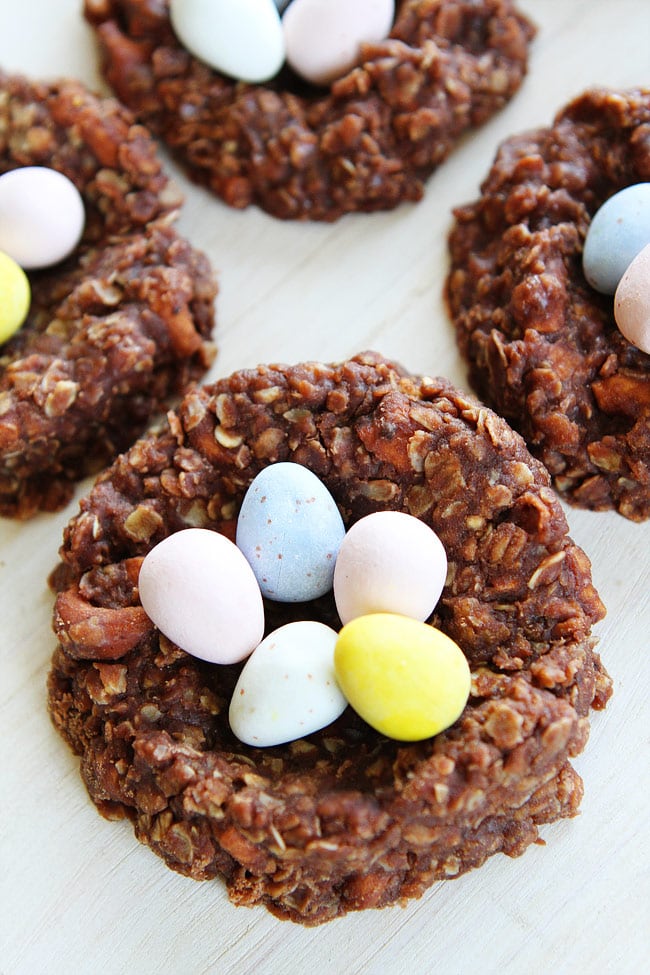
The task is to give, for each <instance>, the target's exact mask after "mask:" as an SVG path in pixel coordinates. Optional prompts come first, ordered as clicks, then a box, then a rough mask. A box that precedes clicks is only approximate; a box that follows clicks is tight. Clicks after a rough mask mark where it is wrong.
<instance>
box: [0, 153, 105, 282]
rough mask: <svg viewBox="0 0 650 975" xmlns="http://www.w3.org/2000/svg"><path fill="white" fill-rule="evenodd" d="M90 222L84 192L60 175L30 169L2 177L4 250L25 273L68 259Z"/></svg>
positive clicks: (0, 220)
mask: <svg viewBox="0 0 650 975" xmlns="http://www.w3.org/2000/svg"><path fill="white" fill-rule="evenodd" d="M85 219H86V215H85V210H84V204H83V200H82V199H81V195H80V193H79V190H78V189H77V187H76V186H75V185H74V183H72V182H71V181H70V180H69V179H68V177H67V176H64V175H63V173H59V172H58V171H57V170H56V169H47V168H46V167H43V166H24V167H23V168H22V169H12V170H10V171H9V172H8V173H5V174H4V175H3V176H0V250H2V251H4V252H5V253H6V254H9V256H10V257H13V259H14V261H16V263H17V264H20V266H21V267H22V268H25V270H36V269H37V268H42V267H50V265H52V264H58V263H59V261H62V260H63V259H64V258H66V257H68V255H69V254H71V253H72V251H73V250H74V249H75V247H76V246H77V244H78V243H79V240H80V239H81V235H82V233H83V229H84V223H85Z"/></svg>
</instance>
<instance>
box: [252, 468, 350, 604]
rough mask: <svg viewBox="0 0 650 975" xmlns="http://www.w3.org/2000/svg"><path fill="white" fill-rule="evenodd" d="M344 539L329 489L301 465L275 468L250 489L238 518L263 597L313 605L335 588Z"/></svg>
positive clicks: (340, 520)
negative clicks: (335, 566) (312, 601)
mask: <svg viewBox="0 0 650 975" xmlns="http://www.w3.org/2000/svg"><path fill="white" fill-rule="evenodd" d="M344 535H345V527H344V525H343V520H342V518H341V515H340V514H339V510H338V508H337V507H336V502H335V501H334V498H333V497H332V495H331V494H330V493H329V491H328V490H327V488H326V487H325V485H324V484H323V483H322V481H320V480H319V479H318V478H317V477H316V475H315V474H313V473H312V472H311V471H310V470H308V469H307V468H306V467H303V466H302V465H300V464H291V463H280V464H271V465H270V466H269V467H266V468H265V469H264V470H263V471H260V473H259V474H258V475H257V477H256V478H255V480H254V481H253V482H252V484H251V485H250V487H249V489H248V491H247V492H246V496H245V497H244V501H243V503H242V506H241V510H240V512H239V520H238V522H237V545H238V547H239V548H240V549H241V551H242V552H243V553H244V555H245V556H246V558H247V560H248V562H249V564H250V566H251V568H252V569H253V572H254V573H255V577H256V578H257V581H258V583H259V587H260V589H261V590H262V593H263V595H264V596H266V597H268V598H269V599H274V600H276V601H277V602H281V603H299V602H304V601H305V600H307V599H315V598H316V597H318V596H322V595H324V593H326V592H328V590H329V589H331V588H332V580H333V577H334V565H335V563H336V556H337V554H338V550H339V546H340V544H341V542H342V541H343V537H344Z"/></svg>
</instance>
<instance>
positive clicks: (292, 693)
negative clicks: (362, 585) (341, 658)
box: [229, 620, 347, 747]
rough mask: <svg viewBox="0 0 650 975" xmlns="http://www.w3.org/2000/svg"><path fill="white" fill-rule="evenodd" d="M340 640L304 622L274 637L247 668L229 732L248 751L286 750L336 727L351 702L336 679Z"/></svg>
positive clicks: (321, 626) (236, 693)
mask: <svg viewBox="0 0 650 975" xmlns="http://www.w3.org/2000/svg"><path fill="white" fill-rule="evenodd" d="M336 638H337V634H336V631H335V630H332V629H330V627H329V626H325V625H324V624H323V623H315V622H312V621H309V620H302V621H299V622H296V623H288V624H287V625H286V626H281V627H280V628H279V629H277V630H275V631H274V632H273V633H270V634H269V636H267V637H266V639H264V640H263V641H262V643H260V645H259V646H258V647H257V649H256V650H255V651H254V652H253V654H252V656H251V657H249V658H248V660H247V661H246V663H245V665H244V669H243V670H242V672H241V674H240V676H239V680H238V681H237V686H236V687H235V690H234V692H233V696H232V701H231V703H230V712H229V718H230V726H231V728H232V730H233V732H234V734H235V735H237V737H238V738H239V739H240V741H243V742H246V744H248V745H259V746H264V747H266V746H268V745H281V744H283V743H284V742H287V741H295V739H296V738H302V737H303V736H304V735H309V734H311V733H312V732H314V731H318V730H319V729H320V728H324V727H326V726H327V725H328V724H331V722H332V721H335V720H336V718H338V717H339V715H341V714H342V713H343V711H345V708H346V707H347V701H346V700H345V698H344V696H343V694H342V693H341V691H340V690H339V687H338V684H337V683H336V677H335V674H334V645H335V643H336Z"/></svg>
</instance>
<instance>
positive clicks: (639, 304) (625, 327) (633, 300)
mask: <svg viewBox="0 0 650 975" xmlns="http://www.w3.org/2000/svg"><path fill="white" fill-rule="evenodd" d="M614 318H615V319H616V324H617V325H618V327H619V329H620V330H621V333H622V334H623V335H624V336H625V338H626V339H627V340H628V342H631V343H632V345H636V347H637V349H641V351H642V352H647V353H648V354H650V244H648V245H647V246H646V247H644V248H643V250H642V251H641V252H640V253H639V254H637V256H636V257H635V258H634V260H633V261H632V262H631V264H630V265H629V266H628V269H627V271H626V272H625V274H624V275H623V277H622V278H621V280H620V282H619V285H618V288H617V289H616V294H615V296H614Z"/></svg>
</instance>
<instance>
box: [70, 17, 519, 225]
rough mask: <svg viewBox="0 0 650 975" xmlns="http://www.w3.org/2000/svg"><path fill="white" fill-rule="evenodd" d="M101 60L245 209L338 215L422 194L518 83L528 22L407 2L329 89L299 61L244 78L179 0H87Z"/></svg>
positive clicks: (191, 162) (156, 126)
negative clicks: (191, 39) (304, 78)
mask: <svg viewBox="0 0 650 975" xmlns="http://www.w3.org/2000/svg"><path fill="white" fill-rule="evenodd" d="M85 13H86V17H87V19H88V20H89V21H90V23H91V24H92V25H93V26H94V27H95V29H96V31H97V36H98V39H99V45H100V50H101V59H102V64H103V71H104V74H105V76H106V79H107V80H108V82H109V84H110V85H111V86H112V87H113V89H114V90H115V92H116V93H117V94H118V96H119V97H120V98H121V99H122V101H123V102H125V104H127V105H129V106H130V107H131V108H132V109H133V110H134V111H135V112H136V113H137V115H138V116H139V117H140V118H141V119H142V120H143V121H146V123H147V124H148V125H149V126H151V128H152V129H153V130H154V131H155V132H157V133H158V134H159V135H160V136H161V137H162V138H163V140H164V141H165V142H166V143H167V144H168V146H169V147H170V148H171V149H172V150H173V151H174V152H175V153H176V154H177V155H178V156H179V158H181V159H182V160H183V161H184V163H185V165H186V166H187V169H188V172H189V174H190V175H191V177H192V178H193V179H195V180H196V181H197V182H199V183H202V184H204V185H206V186H208V187H210V189H211V190H213V191H214V192H215V193H216V194H218V195H219V196H220V197H222V198H223V199H224V200H225V201H226V203H228V204H229V205H231V206H234V207H245V206H248V205H249V204H251V203H256V204H258V205H259V206H260V207H262V208H264V209H265V210H268V211H269V212H270V213H272V214H274V215H275V216H277V217H281V218H284V219H311V220H335V219H336V218H337V217H339V216H341V214H343V213H346V212H349V211H353V210H365V211H370V210H383V209H390V208H392V207H394V206H396V205H397V204H399V203H400V202H402V201H404V200H418V199H420V197H421V196H422V192H423V183H424V180H426V178H427V177H428V176H429V175H430V174H431V172H432V171H433V170H434V169H435V168H436V166H438V164H439V163H440V162H442V160H443V159H444V158H445V157H446V156H447V155H448V153H449V152H450V150H451V148H452V147H453V145H454V144H455V142H456V141H457V140H458V138H459V137H460V136H461V135H462V133H463V132H465V131H466V130H467V129H468V128H470V127H472V126H477V125H481V124H482V123H484V122H485V121H486V120H487V119H488V118H490V116H491V115H493V114H494V112H496V111H498V110H499V109H500V108H502V107H503V106H504V105H505V104H506V103H507V101H508V100H509V98H510V97H511V96H512V95H513V94H514V93H515V91H516V90H517V89H518V87H519V85H520V84H521V81H522V78H523V76H524V74H525V71H526V61H527V51H528V45H529V42H530V40H531V38H532V36H533V33H534V31H533V28H532V26H531V24H530V23H529V22H528V21H527V20H526V19H525V18H524V17H523V16H522V15H521V14H520V13H519V12H518V11H517V9H516V7H515V5H514V4H513V3H512V2H511V0H472V2H468V0H398V3H397V11H396V18H395V23H394V26H393V29H392V32H391V34H390V37H389V38H388V39H387V40H386V41H384V42H383V43H379V44H374V45H366V46H364V48H363V50H362V58H361V63H360V64H359V66H358V67H356V68H354V69H353V70H352V71H350V72H348V73H347V74H346V75H345V76H344V77H343V78H341V79H339V80H338V81H336V82H334V83H333V84H332V85H331V86H330V88H328V89H318V88H311V87H310V86H308V85H306V84H305V83H304V82H301V81H299V80H298V79H297V78H296V77H295V76H294V75H293V74H292V73H291V71H289V70H288V69H286V70H284V71H283V72H282V73H281V74H280V75H279V76H278V77H277V78H275V79H273V80H272V81H271V82H267V83H265V84H257V85H250V84H244V83H241V82H236V81H233V80H232V79H230V78H227V77H225V76H224V75H221V74H219V73H217V72H216V71H214V70H212V69H211V68H209V67H207V66H206V65H204V64H203V63H202V62H200V61H199V60H197V59H196V58H194V57H192V56H191V55H190V54H189V53H188V52H187V51H186V50H184V48H183V47H182V46H181V45H180V43H179V41H178V40H177V38H176V36H175V34H174V32H173V30H172V28H171V25H170V20H169V13H168V3H167V2H160V0H85Z"/></svg>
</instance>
